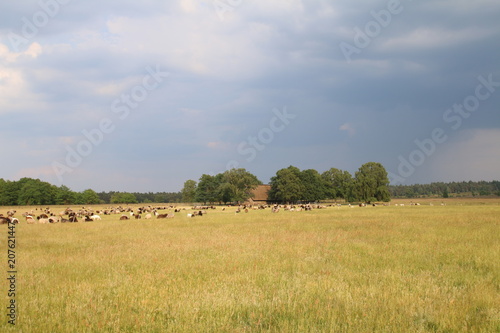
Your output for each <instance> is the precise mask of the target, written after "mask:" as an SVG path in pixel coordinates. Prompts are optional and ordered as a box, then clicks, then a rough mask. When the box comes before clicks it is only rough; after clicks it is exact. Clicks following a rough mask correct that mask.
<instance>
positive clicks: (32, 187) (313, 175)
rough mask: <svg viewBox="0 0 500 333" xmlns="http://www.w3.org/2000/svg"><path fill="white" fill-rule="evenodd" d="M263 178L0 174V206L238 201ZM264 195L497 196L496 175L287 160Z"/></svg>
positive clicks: (237, 173) (238, 172)
mask: <svg viewBox="0 0 500 333" xmlns="http://www.w3.org/2000/svg"><path fill="white" fill-rule="evenodd" d="M260 184H262V182H261V181H260V180H259V179H257V177H256V176H254V175H253V174H251V173H250V172H248V171H246V170H245V169H232V170H228V171H226V172H223V173H219V174H217V175H214V176H212V175H207V174H203V175H202V176H201V177H200V179H199V181H198V183H196V181H194V180H188V181H186V182H185V183H184V188H183V190H182V191H180V192H157V193H153V192H148V193H137V192H135V193H126V192H125V193H124V192H114V191H111V192H101V193H96V192H95V191H94V190H92V189H87V190H85V191H82V192H74V191H72V190H70V189H69V188H68V187H67V186H64V185H62V186H60V187H57V186H55V185H51V184H49V183H47V182H43V181H41V180H39V179H32V178H26V177H25V178H21V179H19V180H18V181H9V180H4V179H1V178H0V206H16V205H56V204H57V205H74V204H77V205H90V204H110V203H116V204H122V203H123V204H127V203H178V202H203V203H228V202H243V201H245V200H247V199H249V198H250V197H251V196H252V190H253V189H254V188H256V186H257V185H260ZM270 185H271V189H270V191H269V200H271V201H274V202H298V201H304V202H314V201H320V200H330V199H334V200H345V201H348V202H353V201H365V202H369V201H388V200H390V198H391V197H399V198H418V197H426V196H431V197H447V196H449V197H454V196H478V195H482V196H484V195H498V196H500V181H491V182H487V181H479V182H473V181H468V182H465V181H464V182H451V183H442V182H435V183H430V184H414V185H396V186H391V185H389V181H388V179H387V172H386V170H385V168H384V167H383V166H382V165H381V164H380V163H375V162H368V163H366V164H363V165H362V166H361V167H360V168H359V169H358V171H356V173H355V175H354V177H353V176H351V174H350V173H349V172H347V171H343V170H339V169H336V168H331V169H329V170H327V171H325V172H323V173H321V174H319V173H318V172H317V171H316V170H314V169H307V170H303V171H301V170H300V169H298V168H297V167H294V166H289V167H288V168H284V169H281V170H278V171H277V172H276V175H275V176H274V177H272V178H271V181H270Z"/></svg>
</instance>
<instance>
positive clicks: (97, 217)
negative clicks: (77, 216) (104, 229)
mask: <svg viewBox="0 0 500 333" xmlns="http://www.w3.org/2000/svg"><path fill="white" fill-rule="evenodd" d="M90 218H91V219H92V220H94V221H100V220H101V217H100V216H99V215H92V216H91V217H90Z"/></svg>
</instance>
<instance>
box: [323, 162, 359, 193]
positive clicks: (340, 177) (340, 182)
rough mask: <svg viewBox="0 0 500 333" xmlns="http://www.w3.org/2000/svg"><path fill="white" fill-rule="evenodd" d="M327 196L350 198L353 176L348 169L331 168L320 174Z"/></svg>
mask: <svg viewBox="0 0 500 333" xmlns="http://www.w3.org/2000/svg"><path fill="white" fill-rule="evenodd" d="M321 177H322V178H323V180H324V181H325V187H326V193H327V196H328V197H329V198H331V199H339V198H340V199H344V200H346V201H351V200H352V191H353V178H352V175H351V174H350V173H349V172H348V171H342V170H340V169H336V168H331V169H330V170H327V171H325V172H323V173H322V174H321Z"/></svg>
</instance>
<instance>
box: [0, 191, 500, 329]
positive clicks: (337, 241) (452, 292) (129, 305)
mask: <svg viewBox="0 0 500 333" xmlns="http://www.w3.org/2000/svg"><path fill="white" fill-rule="evenodd" d="M416 201H417V200H415V201H414V202H416ZM407 202H408V203H409V202H410V200H408V201H407ZM421 202H422V201H421ZM17 210H18V212H23V211H24V210H25V209H24V208H23V209H19V208H17ZM4 211H5V210H2V211H0V212H4ZM55 211H57V210H55ZM234 211H235V208H228V209H227V210H226V211H222V210H221V209H220V208H218V209H217V210H210V211H208V213H207V214H206V216H203V217H201V218H200V217H196V218H187V217H186V213H188V212H190V210H189V209H188V210H186V211H183V212H182V213H177V214H176V217H175V218H174V219H171V220H156V219H153V220H149V221H147V220H139V221H136V220H129V221H119V220H118V217H119V215H118V216H102V217H103V220H102V221H100V222H94V223H82V222H80V223H65V224H52V225H26V224H23V223H21V225H18V226H17V228H16V237H17V240H18V247H17V249H16V251H17V256H18V259H19V265H18V266H19V267H18V281H17V284H18V285H17V288H18V294H17V296H16V301H17V303H18V309H17V310H18V320H17V325H16V326H15V327H14V328H12V327H10V325H8V324H7V322H6V320H5V316H4V320H3V321H2V323H0V330H1V331H6V330H13V331H23V332H86V331H88V332H102V331H108V332H374V331H378V332H419V331H433V332H434V331H435V332H457V331H458V332H460V331H463V332H465V331H468V332H494V331H499V330H500V297H499V292H500V266H499V260H498V258H499V257H500V245H499V244H500V242H499V240H500V239H499V236H498V231H499V224H500V219H499V216H500V215H499V213H500V207H499V206H498V200H497V202H485V203H484V204H482V203H481V204H479V203H477V202H476V203H474V202H472V203H470V202H468V203H467V204H464V202H457V201H447V205H446V206H440V205H435V206H430V205H428V204H425V205H421V206H408V205H405V206H404V207H400V206H397V207H396V206H394V205H391V206H389V207H365V208H359V207H356V208H348V207H342V208H340V209H337V208H333V207H331V208H328V209H323V210H314V211H312V212H304V211H303V212H288V211H281V212H280V213H277V214H273V213H271V212H270V210H264V211H260V210H259V211H253V210H252V211H250V212H249V213H248V214H246V213H239V214H235V213H234ZM3 227H5V228H1V229H0V232H2V233H4V234H5V237H2V238H0V239H2V241H1V243H0V244H1V246H2V248H5V241H4V240H5V239H6V237H7V228H6V226H3ZM2 230H3V231H2ZM2 252H4V251H2ZM4 253H5V252H4ZM3 261H4V262H5V264H4V267H5V265H6V263H7V258H6V257H5V258H4V260H3ZM4 271H5V272H6V271H7V269H6V268H4ZM0 287H1V290H0V292H1V293H2V294H3V295H4V298H3V299H4V300H5V302H4V304H5V306H3V308H4V309H6V306H7V303H6V302H7V301H8V298H7V297H6V296H7V288H8V287H7V284H6V282H5V280H4V282H3V283H2V284H0Z"/></svg>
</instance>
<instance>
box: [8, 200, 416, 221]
mask: <svg viewBox="0 0 500 333" xmlns="http://www.w3.org/2000/svg"><path fill="white" fill-rule="evenodd" d="M384 205H387V204H384ZM399 205H400V206H403V205H404V204H399ZM410 205H420V204H419V203H413V202H412V203H410ZM346 206H348V207H350V208H354V207H355V206H354V205H351V204H348V205H346ZM356 206H358V205H356ZM359 206H360V207H365V206H366V205H365V204H359ZM373 206H375V204H373ZM395 206H397V204H396V205H395ZM327 207H337V208H340V207H342V205H340V204H332V205H328V206H326V205H322V204H301V205H277V204H275V205H268V204H259V205H253V204H242V205H239V206H224V207H222V208H221V210H222V211H226V209H227V210H230V209H231V208H236V210H235V211H234V213H235V214H238V213H241V212H245V213H248V212H249V210H262V209H270V210H271V212H273V213H278V212H280V211H281V210H283V211H290V212H293V211H297V212H300V211H310V210H313V209H323V208H327ZM211 209H217V207H215V206H193V207H191V210H192V211H191V212H187V208H177V207H176V206H163V207H160V206H144V207H138V208H131V207H121V206H118V207H111V208H106V209H99V210H94V209H92V208H85V207H82V208H81V209H78V210H74V209H72V208H66V209H65V210H63V211H60V212H58V213H53V212H52V210H51V208H50V207H48V208H41V209H38V208H36V209H35V210H31V211H29V212H25V213H23V214H22V216H23V217H24V219H25V221H26V223H27V224H48V223H74V222H80V221H81V222H95V221H100V220H101V215H116V214H120V218H119V220H129V219H152V218H153V217H154V218H156V219H171V218H174V217H175V213H181V212H182V211H186V216H187V217H188V218H193V217H196V216H200V217H201V216H203V215H205V214H207V211H208V210H211ZM165 210H172V211H173V212H161V213H160V211H165ZM15 214H16V211H15V210H9V211H8V212H7V216H4V215H3V214H0V224H7V223H19V219H18V218H16V217H14V215H15Z"/></svg>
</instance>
